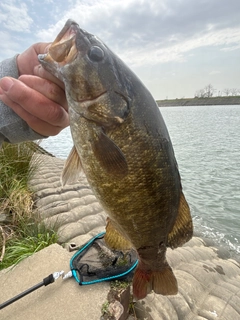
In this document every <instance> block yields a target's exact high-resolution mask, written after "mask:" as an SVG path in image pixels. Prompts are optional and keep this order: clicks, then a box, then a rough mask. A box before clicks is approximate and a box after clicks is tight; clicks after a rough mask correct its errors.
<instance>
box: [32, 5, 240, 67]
mask: <svg viewBox="0 0 240 320" xmlns="http://www.w3.org/2000/svg"><path fill="white" fill-rule="evenodd" d="M239 12H240V1H234V0H229V1H228V3H227V4H226V3H225V1H222V0H212V1H206V0H202V1H198V2H195V1H192V0H185V1H180V0H179V1H176V2H174V5H173V3H172V1H171V0H162V1H159V0H151V1H149V0H141V1H140V0H128V1H125V0H121V1H119V0H115V1H112V0H101V1H75V2H73V3H72V7H71V8H70V9H69V10H68V11H67V12H65V13H64V14H63V15H62V17H61V19H60V20H58V17H57V16H55V19H56V23H54V24H52V25H50V26H49V27H48V28H44V29H41V30H39V32H38V34H37V36H38V37H39V39H40V40H44V41H52V40H53V39H54V38H55V37H56V35H57V34H58V32H59V31H60V29H61V28H62V27H63V25H64V23H65V22H66V20H67V19H68V18H72V19H74V20H76V21H77V22H78V23H79V25H80V27H82V28H83V29H86V30H87V31H88V32H90V33H93V34H95V35H97V36H99V38H101V39H102V40H103V41H104V42H105V43H106V44H107V45H108V46H109V47H110V48H111V49H112V50H113V51H115V52H116V53H117V54H119V55H120V57H122V58H123V59H124V60H126V62H127V63H133V64H135V65H140V64H142V63H145V64H149V65H152V64H155V63H165V62H169V61H178V62H183V61H185V60H186V59H187V54H190V52H191V51H192V50H194V49H197V48H200V47H206V46H222V47H224V48H225V50H228V48H231V50H233V49H234V48H236V49H237V48H238V46H237V45H238V44H239V43H240V22H239V21H240V16H239ZM221 49H223V48H221Z"/></svg>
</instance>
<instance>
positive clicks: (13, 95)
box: [0, 77, 68, 127]
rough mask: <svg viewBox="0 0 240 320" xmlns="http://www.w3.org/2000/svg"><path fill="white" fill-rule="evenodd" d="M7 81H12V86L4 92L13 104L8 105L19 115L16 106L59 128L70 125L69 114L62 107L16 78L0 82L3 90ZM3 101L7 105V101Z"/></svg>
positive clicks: (6, 78) (2, 97) (3, 79)
mask: <svg viewBox="0 0 240 320" xmlns="http://www.w3.org/2000/svg"><path fill="white" fill-rule="evenodd" d="M5 80H6V82H9V81H12V86H10V88H9V89H8V91H5V92H4V93H5V95H6V96H7V98H8V99H9V101H12V102H13V103H12V104H11V103H10V102H9V103H8V104H7V105H9V106H10V107H11V108H12V109H13V110H14V111H15V112H16V113H17V114H19V108H17V109H16V105H17V106H21V107H22V108H23V109H25V110H26V111H27V112H28V113H30V114H31V115H33V116H35V117H37V118H39V119H41V120H43V121H45V122H48V123H49V124H51V125H54V126H59V127H65V126H67V125H68V114H67V112H66V110H65V109H64V108H63V107H62V106H61V105H59V104H57V103H56V102H54V101H52V100H50V99H48V98H47V97H45V96H44V95H42V94H41V93H40V92H38V91H36V90H34V89H32V88H29V87H28V86H26V85H25V84H24V83H23V82H21V81H19V80H16V79H14V78H9V77H5V78H2V79H1V80H0V86H1V87H2V89H3V90H4V88H5V83H4V82H5ZM5 95H4V96H5ZM4 96H1V99H2V100H3V99H5V98H4ZM3 101H4V103H6V102H5V100H3ZM19 115H20V114H19ZM20 116H21V115H20ZM24 120H25V119H24Z"/></svg>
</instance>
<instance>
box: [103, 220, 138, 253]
mask: <svg viewBox="0 0 240 320" xmlns="http://www.w3.org/2000/svg"><path fill="white" fill-rule="evenodd" d="M104 240H105V242H106V245H107V246H108V247H109V248H110V249H113V250H129V249H131V248H132V247H133V246H132V244H131V243H130V242H129V241H128V240H127V239H126V238H124V237H123V236H122V235H121V234H120V232H119V231H118V230H117V229H116V228H115V227H114V225H113V223H112V221H111V220H110V219H109V218H107V225H106V234H105V236H104Z"/></svg>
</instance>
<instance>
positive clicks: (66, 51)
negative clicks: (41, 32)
mask: <svg viewBox="0 0 240 320" xmlns="http://www.w3.org/2000/svg"><path fill="white" fill-rule="evenodd" d="M78 30H79V26H78V24H77V23H76V22H75V21H73V20H68V21H67V22H66V24H65V26H64V27H63V29H62V30H61V31H60V33H59V34H58V35H57V37H56V39H55V40H54V41H53V42H52V44H51V45H50V47H49V48H48V52H47V53H46V54H44V55H39V60H40V61H44V62H46V63H49V64H51V63H53V62H55V63H57V64H58V65H59V66H63V65H65V64H67V63H69V62H71V61H73V60H74V59H75V58H76V56H77V53H78V50H77V47H76V35H77V32H78Z"/></svg>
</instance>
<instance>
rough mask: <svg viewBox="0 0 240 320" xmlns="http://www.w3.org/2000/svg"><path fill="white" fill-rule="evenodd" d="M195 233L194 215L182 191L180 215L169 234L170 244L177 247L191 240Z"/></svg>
mask: <svg viewBox="0 0 240 320" xmlns="http://www.w3.org/2000/svg"><path fill="white" fill-rule="evenodd" d="M192 235H193V224H192V217H191V214H190V209H189V206H188V203H187V201H186V199H185V197H184V194H183V193H182V192H181V195H180V202H179V207H178V216H177V219H176V221H175V224H174V226H173V229H172V230H171V232H170V233H169V234H168V246H170V247H171V248H177V247H179V246H182V245H183V244H184V243H186V242H187V241H189V240H190V239H191V238H192Z"/></svg>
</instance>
